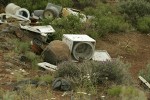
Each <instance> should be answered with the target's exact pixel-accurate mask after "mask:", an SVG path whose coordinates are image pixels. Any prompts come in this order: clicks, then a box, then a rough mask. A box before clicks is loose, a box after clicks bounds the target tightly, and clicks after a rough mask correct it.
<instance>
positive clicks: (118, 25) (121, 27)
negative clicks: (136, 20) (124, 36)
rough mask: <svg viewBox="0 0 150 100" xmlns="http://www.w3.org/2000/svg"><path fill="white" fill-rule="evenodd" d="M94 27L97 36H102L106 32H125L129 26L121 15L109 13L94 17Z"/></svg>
mask: <svg viewBox="0 0 150 100" xmlns="http://www.w3.org/2000/svg"><path fill="white" fill-rule="evenodd" d="M95 28H96V30H97V31H98V34H99V36H103V35H105V34H108V33H118V32H125V31H127V30H128V29H129V28H130V26H129V24H128V23H126V22H125V21H124V19H123V18H122V17H121V16H114V15H110V16H102V17H100V18H96V20H95Z"/></svg>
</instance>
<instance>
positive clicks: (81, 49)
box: [62, 34, 96, 60]
mask: <svg viewBox="0 0 150 100" xmlns="http://www.w3.org/2000/svg"><path fill="white" fill-rule="evenodd" d="M62 41H63V42H65V43H66V44H67V45H68V46H69V49H70V51H71V54H72V56H73V58H74V59H75V60H79V59H80V58H81V59H84V60H90V59H92V57H93V55H94V51H95V45H96V41H95V40H94V39H93V38H91V37H89V36H88V35H85V34H64V35H63V39H62Z"/></svg>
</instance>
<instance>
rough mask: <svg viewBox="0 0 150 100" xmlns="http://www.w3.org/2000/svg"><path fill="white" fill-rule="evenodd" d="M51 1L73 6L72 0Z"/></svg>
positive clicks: (51, 0) (64, 5)
mask: <svg viewBox="0 0 150 100" xmlns="http://www.w3.org/2000/svg"><path fill="white" fill-rule="evenodd" d="M49 2H51V3H54V4H57V5H60V6H63V7H72V6H73V1H72V0H49Z"/></svg>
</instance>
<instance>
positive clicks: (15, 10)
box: [5, 3, 30, 19]
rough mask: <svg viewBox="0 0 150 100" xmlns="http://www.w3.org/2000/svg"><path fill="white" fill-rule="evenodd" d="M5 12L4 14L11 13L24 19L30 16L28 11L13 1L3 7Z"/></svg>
mask: <svg viewBox="0 0 150 100" xmlns="http://www.w3.org/2000/svg"><path fill="white" fill-rule="evenodd" d="M5 12H6V14H12V15H15V16H18V17H22V18H25V19H29V18H30V12H29V11H28V10H27V9H25V8H21V7H20V6H18V5H15V4H14V3H9V4H8V5H7V6H6V8H5Z"/></svg>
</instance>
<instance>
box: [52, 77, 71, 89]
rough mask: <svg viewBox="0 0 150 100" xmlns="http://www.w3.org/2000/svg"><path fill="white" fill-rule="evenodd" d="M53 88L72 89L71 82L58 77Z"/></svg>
mask: <svg viewBox="0 0 150 100" xmlns="http://www.w3.org/2000/svg"><path fill="white" fill-rule="evenodd" d="M52 88H53V89H54V90H60V91H70V90H71V83H70V82H69V81H68V80H66V79H63V78H56V79H55V80H54V82H53V83H52Z"/></svg>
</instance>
